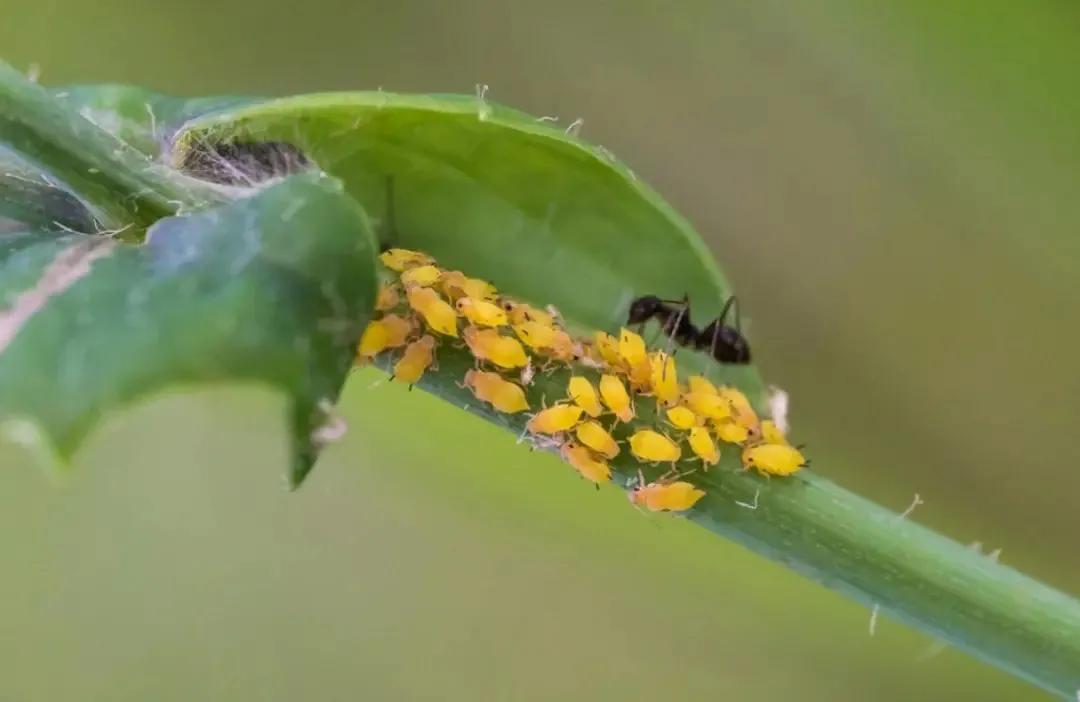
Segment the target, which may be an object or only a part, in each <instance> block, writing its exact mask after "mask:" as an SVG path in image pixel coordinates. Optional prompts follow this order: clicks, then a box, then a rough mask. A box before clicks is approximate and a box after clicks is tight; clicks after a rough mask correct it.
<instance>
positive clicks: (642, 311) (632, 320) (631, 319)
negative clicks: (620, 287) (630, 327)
mask: <svg viewBox="0 0 1080 702" xmlns="http://www.w3.org/2000/svg"><path fill="white" fill-rule="evenodd" d="M662 307H663V303H662V302H661V301H660V298H658V297H657V296H656V295H643V296H641V297H639V298H637V299H636V300H634V301H633V302H631V303H630V311H629V312H628V313H627V315H626V323H627V324H641V323H643V322H646V321H648V320H649V319H650V318H651V317H652V316H653V315H655V314H656V313H657V311H659V310H660V309H661V308H662Z"/></svg>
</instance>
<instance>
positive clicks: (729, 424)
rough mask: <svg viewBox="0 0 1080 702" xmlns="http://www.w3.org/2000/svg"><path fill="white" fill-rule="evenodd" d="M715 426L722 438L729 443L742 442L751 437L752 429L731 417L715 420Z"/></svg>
mask: <svg viewBox="0 0 1080 702" xmlns="http://www.w3.org/2000/svg"><path fill="white" fill-rule="evenodd" d="M713 428H714V429H715V430H716V435H717V436H718V437H719V438H720V440H721V441H726V442H728V443H729V444H742V443H745V442H746V440H747V439H749V438H750V430H749V429H747V428H746V427H744V426H743V425H742V424H739V423H737V422H734V421H732V420H731V419H725V420H722V421H719V422H714V423H713Z"/></svg>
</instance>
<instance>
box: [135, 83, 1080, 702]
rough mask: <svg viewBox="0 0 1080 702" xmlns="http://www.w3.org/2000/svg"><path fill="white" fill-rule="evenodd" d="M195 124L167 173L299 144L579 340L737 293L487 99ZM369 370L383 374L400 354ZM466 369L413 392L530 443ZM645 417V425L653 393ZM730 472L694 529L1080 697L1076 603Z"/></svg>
mask: <svg viewBox="0 0 1080 702" xmlns="http://www.w3.org/2000/svg"><path fill="white" fill-rule="evenodd" d="M129 112H130V111H129ZM192 114H193V113H192V112H189V113H187V117H189V118H190V119H189V120H188V121H187V122H186V123H184V124H183V125H181V126H180V128H179V131H178V132H177V133H176V136H175V138H174V140H173V142H172V144H171V149H172V151H171V160H172V163H173V165H175V166H176V167H178V168H180V169H185V168H192V167H193V166H196V165H197V166H198V170H199V172H200V173H202V174H203V175H206V174H213V173H214V172H215V171H214V169H207V168H205V165H206V163H207V162H208V161H209V162H212V161H213V160H214V159H224V160H225V161H228V160H229V159H230V158H232V157H233V156H235V155H237V154H240V155H244V154H247V155H249V156H250V155H251V154H253V153H259V152H260V150H267V149H268V148H269V147H271V146H274V145H281V144H291V145H293V146H294V147H298V148H299V149H301V150H302V151H303V152H304V153H305V154H306V155H307V156H308V157H309V158H311V159H313V160H314V161H315V163H317V164H318V165H319V166H320V167H321V168H322V169H324V170H326V171H327V172H329V173H331V174H333V175H335V176H337V177H339V178H341V179H342V180H343V181H344V183H345V188H346V190H347V191H348V192H349V193H351V194H353V195H354V196H355V197H356V198H357V199H359V200H360V201H361V202H363V203H364V205H365V206H366V207H367V208H368V210H369V211H371V212H373V213H375V215H376V219H377V221H378V231H379V236H380V239H381V240H382V243H383V244H384V245H395V246H403V247H407V248H415V249H421V250H424V251H427V252H429V253H432V254H434V255H435V256H436V257H437V258H438V259H439V260H440V263H442V264H443V265H444V266H447V267H451V268H460V269H462V270H463V271H465V272H466V273H468V274H469V275H473V276H479V277H484V278H487V279H490V280H492V281H493V282H495V283H496V284H497V285H498V286H499V288H500V289H502V290H504V291H506V292H509V293H511V294H514V295H516V296H519V297H524V298H526V299H529V300H531V301H533V302H539V303H541V304H543V303H553V304H555V305H557V306H558V307H559V308H560V309H561V311H562V312H563V313H564V315H565V316H566V317H567V318H568V320H569V322H570V325H571V326H572V327H574V328H576V329H578V330H579V331H588V330H589V329H597V328H598V329H606V330H613V329H615V328H616V327H618V326H619V325H620V323H621V322H622V321H623V320H624V319H625V314H626V309H627V306H628V304H629V302H630V300H631V299H632V298H633V297H634V296H636V295H640V294H645V293H653V294H657V295H660V296H661V297H672V298H676V297H681V296H682V295H683V294H688V295H689V296H690V298H691V300H692V303H693V310H694V315H695V319H696V320H697V321H698V322H699V323H703V322H705V321H707V320H708V319H709V318H711V317H712V316H713V315H715V314H716V313H717V312H718V311H719V309H720V306H721V305H722V304H723V302H724V300H725V299H726V298H727V296H728V295H729V294H730V288H729V286H728V285H727V284H726V282H725V280H724V279H723V277H722V276H721V274H720V272H719V270H718V269H717V267H716V265H715V264H714V263H713V262H712V260H711V258H710V257H709V255H708V253H707V251H706V248H705V247H704V245H703V244H702V242H701V241H700V239H699V238H698V236H697V235H696V234H695V233H694V232H693V230H692V229H691V227H690V226H689V224H688V223H687V222H686V221H685V220H684V219H683V218H681V217H680V216H679V215H677V214H676V213H675V212H674V211H673V210H672V208H671V207H670V206H668V205H667V204H666V203H665V202H664V201H663V200H662V199H661V198H660V197H659V196H658V195H657V194H656V193H655V192H653V191H652V190H651V189H650V188H648V187H647V186H646V185H644V184H643V183H642V182H641V181H640V180H639V179H638V177H637V176H636V175H635V174H634V173H632V172H631V171H630V169H629V168H627V167H626V166H624V165H623V164H621V163H619V162H617V161H616V160H615V159H614V158H612V157H611V155H610V154H609V153H607V152H606V151H605V150H603V149H600V148H599V147H593V146H589V145H587V144H585V143H583V142H581V141H579V140H578V139H577V138H575V137H573V136H570V135H568V134H566V133H564V132H563V131H562V130H559V129H556V128H553V127H551V126H550V125H548V124H546V123H544V122H540V121H538V120H536V119H534V118H532V117H529V116H528V115H524V114H522V113H520V112H516V111H514V110H510V109H507V108H503V107H499V106H497V105H492V104H489V103H486V102H485V101H483V100H482V99H480V98H474V97H462V96H415V95H408V96H407V95H393V94H388V93H381V92H379V93H348V94H325V95H311V96H301V97H294V98H284V99H280V100H271V101H266V102H251V103H245V104H243V105H239V106H232V107H228V108H225V109H220V110H217V111H212V112H209V113H207V114H204V115H201V116H194V117H192ZM132 119H134V121H136V122H137V121H138V119H136V118H132ZM142 129H143V130H144V131H145V129H146V127H145V125H144V126H143V127H142ZM222 165H223V166H231V165H233V164H231V163H223V164H222ZM219 172H221V173H228V172H229V169H228V168H222V169H219ZM379 363H381V364H382V365H383V367H385V368H389V366H390V364H391V359H389V358H380V359H379ZM679 363H680V366H681V367H682V368H683V369H684V370H685V369H686V368H696V369H701V368H704V369H707V370H708V371H709V372H710V373H711V374H712V376H713V378H714V379H715V378H717V377H719V378H720V379H721V380H723V381H725V382H729V383H732V384H735V385H737V386H739V387H740V388H741V389H743V390H744V391H745V392H747V394H748V395H750V396H751V398H752V399H754V400H756V401H757V403H758V404H759V406H760V400H761V390H762V383H761V381H760V378H759V376H758V375H757V372H756V370H755V369H754V368H753V367H752V366H747V367H732V366H724V367H718V366H717V365H716V364H714V363H711V362H710V361H709V360H708V359H704V358H702V357H701V356H700V355H695V354H693V353H688V352H686V351H682V352H680V354H679ZM471 364H472V359H471V358H470V357H469V356H468V355H467V354H466V353H465V352H464V351H462V350H460V349H457V348H452V347H445V346H444V348H443V349H442V350H441V351H440V352H439V367H438V369H437V370H432V371H430V372H429V373H428V374H427V375H426V376H425V378H424V379H423V381H422V382H421V387H424V388H426V389H428V390H430V391H431V392H433V393H436V394H438V395H440V396H442V397H444V398H446V399H447V400H449V401H450V402H453V403H454V404H456V405H458V406H459V407H464V408H468V409H469V411H471V412H474V413H477V414H479V415H481V416H484V417H486V418H487V419H489V420H491V421H494V422H496V423H498V424H500V425H502V426H504V427H505V428H507V429H508V430H509V431H512V432H514V433H521V432H522V430H523V427H524V421H525V418H524V417H522V416H519V415H514V416H506V415H500V414H496V413H493V412H490V411H488V410H487V409H486V408H485V407H482V406H480V405H479V404H478V403H477V402H476V401H475V399H474V398H472V397H471V395H469V394H468V393H467V392H466V391H464V390H462V389H461V388H460V387H459V386H458V385H457V382H458V381H459V380H460V378H461V376H462V375H463V373H464V371H465V370H466V369H467V368H468V367H469V366H470V365H471ZM579 372H583V371H580V369H579ZM566 377H567V371H557V372H555V373H554V374H552V375H550V376H548V375H543V374H541V375H540V376H538V380H537V381H536V383H535V384H534V386H533V387H531V388H530V390H529V395H530V399H531V401H532V404H533V406H534V407H535V406H538V405H539V400H540V398H541V396H546V397H547V398H548V399H549V400H553V399H555V398H559V397H563V396H565V384H566ZM638 412H639V416H640V417H641V418H642V419H643V421H646V422H651V421H654V420H655V410H654V408H653V407H651V406H650V402H649V401H646V400H640V401H639V402H638ZM622 431H623V435H624V436H625V432H626V429H623V430H622ZM739 463H740V461H739V458H738V454H737V451H735V450H732V449H731V447H728V449H727V450H726V452H725V455H724V459H723V460H722V461H721V464H720V465H718V466H717V467H715V468H713V469H712V470H710V471H709V472H707V473H704V472H701V471H700V470H699V471H698V472H696V473H694V474H693V475H691V476H689V477H688V479H689V480H691V481H692V482H695V483H697V484H698V485H699V486H701V487H703V488H704V489H705V490H706V492H707V497H706V498H705V499H704V500H702V501H701V502H700V503H699V504H698V506H697V507H695V508H694V509H693V510H692V511H691V512H689V513H688V515H687V517H688V518H689V519H691V520H693V521H695V522H697V523H698V524H701V525H702V526H704V527H706V528H708V529H710V530H712V531H714V532H716V533H719V534H722V535H724V536H727V537H730V538H733V539H735V540H737V541H739V542H740V543H743V544H745V545H746V546H748V547H749V548H752V549H754V550H755V551H758V552H759V553H762V554H764V555H766V556H768V557H770V558H774V559H776V560H780V561H782V562H784V563H786V564H788V565H789V566H791V567H793V568H795V569H797V570H799V571H800V572H802V573H804V574H806V575H808V576H809V577H812V578H814V579H816V580H819V581H820V582H822V583H824V584H826V585H828V586H830V587H833V588H836V589H838V590H840V591H842V592H844V593H845V594H847V595H849V596H851V597H853V598H855V599H857V600H859V601H862V602H864V603H866V604H867V605H868V606H869V605H872V606H875V607H878V606H880V607H881V609H882V610H883V611H884V612H886V613H891V614H892V615H894V616H896V617H897V618H900V619H902V620H904V621H907V622H909V623H911V624H912V625H914V626H916V627H919V628H922V629H923V630H925V631H928V632H930V633H931V634H933V635H935V636H938V637H940V638H942V639H944V640H946V641H949V642H951V643H953V644H955V645H957V646H959V647H960V648H963V649H964V650H967V651H969V652H971V653H973V654H975V655H977V656H979V657H981V658H982V659H984V660H986V661H989V662H991V663H993V664H995V665H998V666H1000V667H1002V668H1004V669H1006V670H1009V671H1012V672H1014V673H1016V674H1017V675H1020V676H1022V677H1024V678H1026V679H1028V680H1030V681H1032V682H1034V683H1036V684H1038V685H1040V686H1042V687H1044V688H1046V689H1048V690H1052V691H1054V692H1056V693H1058V694H1061V695H1072V694H1074V693H1075V691H1076V690H1077V689H1078V688H1080V671H1078V670H1077V668H1076V665H1075V662H1076V661H1077V660H1080V605H1078V603H1077V602H1076V601H1075V600H1073V599H1071V598H1069V597H1068V596H1066V595H1064V594H1062V593H1059V592H1056V591H1054V590H1052V589H1050V588H1047V587H1045V586H1044V585H1041V584H1040V583H1037V582H1035V581H1033V580H1031V579H1029V578H1026V577H1025V576H1023V575H1021V574H1019V573H1017V572H1015V571H1013V570H1012V569H1010V568H1007V567H1005V566H1003V565H1000V564H997V563H995V562H992V561H990V560H989V559H987V558H986V557H984V556H981V555H980V554H977V553H974V552H972V551H971V550H970V549H967V548H966V547H963V546H961V545H959V544H957V543H955V542H952V541H949V540H947V539H945V538H943V537H941V536H938V535H937V534H934V533H932V532H930V531H929V530H927V529H924V528H922V527H919V526H918V525H916V524H913V523H911V522H910V521H907V520H905V519H903V518H901V517H900V516H899V515H896V514H893V513H891V512H889V511H887V510H884V509H882V508H880V507H878V506H876V505H873V504H871V503H869V502H867V501H866V500H863V499H861V498H859V497H857V496H855V495H852V494H851V493H849V492H847V491H845V490H843V489H842V488H840V487H838V486H836V485H833V484H832V483H831V482H829V481H828V480H826V479H824V478H822V477H820V476H817V475H814V474H813V473H811V472H810V471H803V472H801V473H799V474H798V475H796V476H795V477H793V478H789V479H774V480H765V479H763V478H761V477H759V476H757V475H753V474H750V473H746V472H744V471H742V470H741V469H740V465H739ZM679 467H680V469H681V470H683V471H687V470H690V469H691V468H698V467H699V466H698V465H697V464H692V463H683V464H681V465H680V466H679ZM614 468H615V470H616V482H617V483H618V484H620V485H622V486H624V487H630V486H631V485H632V484H633V482H634V480H635V479H636V477H637V472H638V470H639V469H642V468H643V467H642V466H640V465H639V464H638V463H637V462H635V461H633V460H632V459H630V458H628V457H626V456H625V455H624V456H622V457H621V458H620V460H619V461H617V462H616V463H615V465H614ZM644 471H645V473H646V476H647V477H648V478H650V479H651V478H653V477H655V476H656V475H657V474H658V473H659V472H660V471H659V469H655V468H650V467H644Z"/></svg>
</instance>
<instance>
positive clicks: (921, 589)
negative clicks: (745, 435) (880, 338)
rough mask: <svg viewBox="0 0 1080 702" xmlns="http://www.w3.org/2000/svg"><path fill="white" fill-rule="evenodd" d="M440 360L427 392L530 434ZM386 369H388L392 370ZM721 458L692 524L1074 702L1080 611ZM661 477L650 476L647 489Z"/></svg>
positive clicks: (832, 493) (554, 389)
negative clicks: (474, 392)
mask: <svg viewBox="0 0 1080 702" xmlns="http://www.w3.org/2000/svg"><path fill="white" fill-rule="evenodd" d="M438 359H439V367H438V370H435V371H429V372H428V374H427V375H425V377H424V378H423V379H422V380H421V382H420V383H419V385H418V387H421V388H423V389H425V390H428V391H430V392H432V393H434V394H436V395H438V396H440V397H442V398H444V399H446V400H448V401H449V402H451V403H453V404H455V405H457V406H459V407H468V408H469V411H471V412H473V413H474V414H478V415H480V416H482V417H484V418H486V419H488V420H490V421H493V422H495V423H497V424H499V425H500V426H503V427H505V428H506V429H507V430H508V431H511V432H514V433H515V434H519V435H520V434H522V432H523V431H524V427H525V422H526V421H527V419H528V417H527V415H526V414H524V413H521V414H515V415H505V414H499V413H495V412H492V411H490V409H489V408H488V406H487V405H485V404H483V403H480V402H478V401H477V400H476V398H474V397H473V396H472V394H471V393H470V392H469V391H468V390H466V389H463V388H461V387H459V386H458V385H457V384H456V383H457V382H459V381H460V379H461V378H462V377H463V375H464V373H465V371H466V370H467V369H468V368H470V367H471V366H472V364H473V359H472V357H471V356H469V355H468V354H467V353H466V352H465V351H463V350H459V349H456V348H453V347H450V346H448V345H444V346H443V347H442V348H441V349H440V351H439V354H438ZM378 363H379V364H380V365H381V366H382V367H383V368H386V369H388V370H389V369H390V367H391V361H390V359H379V361H378ZM577 372H581V369H579V370H578V371H577ZM568 377H569V373H568V372H567V371H558V372H555V373H553V374H551V375H550V376H546V375H544V374H537V377H536V381H535V382H534V383H533V385H532V386H531V387H530V388H529V389H528V392H527V394H528V397H529V401H530V404H531V406H532V407H534V408H538V407H539V406H540V398H541V397H542V396H546V398H547V402H548V404H550V403H552V402H553V401H555V400H557V399H558V398H562V397H565V394H566V382H567V379H568ZM637 404H638V413H639V416H641V415H645V416H644V418H645V419H646V420H648V419H649V418H650V417H649V415H650V414H651V412H650V408H649V405H650V404H651V401H650V400H646V399H639V401H638V403H637ZM617 436H618V435H617ZM722 450H723V452H724V458H723V460H722V461H721V463H720V464H719V465H717V466H715V467H713V468H712V469H710V470H709V471H708V472H707V473H706V472H702V471H701V469H700V464H699V463H696V462H693V463H690V462H687V463H685V464H681V465H679V469H680V471H694V472H692V473H691V474H690V475H688V476H687V477H685V478H684V479H686V480H689V481H690V482H693V483H695V484H697V485H698V486H700V487H701V488H702V489H704V490H705V491H706V496H705V498H703V499H702V500H701V501H700V502H699V503H698V504H697V505H696V506H695V507H694V509H693V510H691V511H690V512H689V513H688V514H687V515H686V516H687V518H688V519H690V520H691V521H693V522H695V523H697V524H699V525H701V526H703V527H705V528H706V529H709V530H710V531H713V532H715V533H717V534H720V535H722V536H725V537H728V538H731V539H733V540H735V541H737V542H739V543H741V544H743V545H744V546H746V547H747V548H749V549H751V550H753V551H755V552H757V553H760V554H762V555H764V556H767V557H769V558H771V559H773V560H776V561H780V562H781V563H784V564H786V565H788V566H789V567H791V568H793V569H795V570H796V571H798V572H800V573H802V574H803V575H805V576H807V577H809V578H812V579H813V580H816V581H818V582H820V583H822V584H824V585H827V586H828V587H830V588H833V589H835V590H838V591H840V592H842V593H844V594H845V595H847V596H849V597H851V598H853V599H855V600H858V601H859V602H862V603H864V604H866V605H867V606H869V607H880V610H881V612H883V613H886V614H889V615H891V616H893V617H895V618H897V619H899V620H901V621H904V622H906V623H908V624H910V625H911V626H913V627H915V628H917V629H921V630H922V631H924V632H926V633H928V634H930V635H932V636H934V637H937V638H939V639H942V640H943V641H946V642H948V643H950V644H952V645H954V646H956V647H957V648H960V649H962V650H964V651H967V652H968V653H970V654H972V655H974V656H976V657H978V658H981V659H982V660H984V661H986V662H988V663H991V664H993V665H995V666H997V667H999V668H1002V669H1003V670H1006V671H1009V672H1011V673H1013V674H1015V675H1018V676H1020V677H1022V678H1024V679H1026V680H1028V681H1030V682H1032V683H1034V684H1036V685H1038V686H1040V687H1042V688H1044V689H1045V690H1048V691H1050V692H1053V693H1055V694H1057V695H1060V696H1061V697H1064V698H1067V699H1076V695H1077V693H1078V691H1080V602H1078V601H1077V600H1075V599H1073V598H1072V597H1070V596H1068V595H1066V594H1064V593H1061V592H1059V591H1057V590H1054V589H1052V588H1049V587H1047V586H1045V585H1043V584H1041V583H1039V582H1037V581H1035V580H1033V579H1032V578H1029V577H1027V576H1026V575H1023V574H1022V573H1019V572H1017V571H1016V570H1014V569H1012V568H1010V567H1008V566H1005V565H1002V564H1000V563H997V562H996V561H995V560H994V559H991V558H990V557H988V556H986V555H984V554H980V553H978V552H977V551H974V550H973V549H971V548H968V547H965V546H963V545H961V544H959V543H957V542H955V541H952V540H950V539H947V538H945V537H944V536H941V535H939V534H937V533H935V532H933V531H931V530H930V529H927V528H925V527H922V526H919V525H918V524H916V523H914V522H913V521H912V520H911V519H910V518H908V517H905V516H902V515H899V514H896V513H894V512H891V511H889V510H886V509H884V508H882V507H880V506H878V505H876V504H874V503H872V502H870V501H868V500H865V499H863V498H861V497H859V496H857V495H854V494H852V493H850V492H848V491H847V490H844V489H843V488H841V487H839V486H838V485H835V484H834V483H832V482H830V481H829V480H826V479H825V478H823V477H821V476H819V475H815V474H814V473H812V472H810V471H809V470H803V471H800V472H799V473H797V474H796V475H795V476H793V477H790V478H772V479H767V478H763V477H761V476H758V475H757V474H754V473H751V472H746V471H743V470H741V468H740V461H739V456H738V450H737V449H735V447H732V446H730V445H727V444H725V445H724V449H722ZM627 454H628V452H627V451H626V450H625V448H624V450H623V452H622V454H621V455H620V457H619V458H618V459H617V460H616V461H614V462H613V464H612V468H613V469H614V472H615V475H614V478H613V480H614V481H615V482H616V483H617V484H619V485H621V486H622V487H624V488H630V487H632V486H633V485H634V484H636V481H637V479H638V469H639V468H640V467H641V466H640V464H638V463H637V462H636V461H634V460H633V459H632V458H631V457H629V456H628V455H627ZM663 470H666V467H665V468H664V469H660V470H658V469H646V476H647V479H652V478H653V477H654V476H656V475H657V474H658V473H659V472H662V471H663ZM822 639H823V640H827V639H828V632H822Z"/></svg>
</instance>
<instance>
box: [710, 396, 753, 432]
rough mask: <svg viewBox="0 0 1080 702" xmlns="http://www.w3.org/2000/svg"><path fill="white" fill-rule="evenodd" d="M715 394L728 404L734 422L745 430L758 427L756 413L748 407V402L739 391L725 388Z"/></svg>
mask: <svg viewBox="0 0 1080 702" xmlns="http://www.w3.org/2000/svg"><path fill="white" fill-rule="evenodd" d="M717 393H718V394H719V395H720V397H723V398H724V399H726V400H727V401H728V403H730V405H731V410H732V412H731V415H732V417H734V419H735V421H736V422H738V423H739V424H741V425H742V426H744V427H746V428H747V429H756V428H757V427H758V416H757V412H755V411H754V408H753V407H751V406H750V400H748V399H747V398H746V395H744V394H743V393H742V391H741V390H738V389H736V388H733V387H729V386H725V387H722V388H720V389H719V390H718V391H717Z"/></svg>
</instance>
